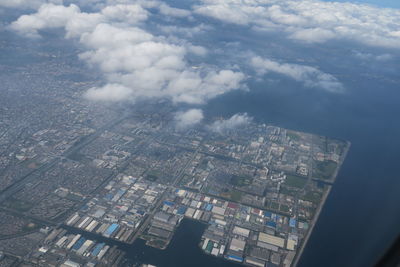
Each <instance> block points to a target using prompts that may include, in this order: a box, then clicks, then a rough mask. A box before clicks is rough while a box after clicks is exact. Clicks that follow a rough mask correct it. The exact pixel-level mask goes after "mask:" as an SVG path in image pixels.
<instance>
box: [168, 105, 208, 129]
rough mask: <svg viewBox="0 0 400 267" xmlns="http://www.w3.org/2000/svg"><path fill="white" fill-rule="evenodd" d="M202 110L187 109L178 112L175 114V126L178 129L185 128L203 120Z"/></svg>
mask: <svg viewBox="0 0 400 267" xmlns="http://www.w3.org/2000/svg"><path fill="white" fill-rule="evenodd" d="M203 118H204V116H203V111H202V110H201V109H189V110H188V111H185V112H179V113H177V114H176V115H175V122H176V127H177V128H178V129H181V130H183V129H187V128H189V127H192V126H194V125H196V124H198V123H200V122H201V121H202V120H203Z"/></svg>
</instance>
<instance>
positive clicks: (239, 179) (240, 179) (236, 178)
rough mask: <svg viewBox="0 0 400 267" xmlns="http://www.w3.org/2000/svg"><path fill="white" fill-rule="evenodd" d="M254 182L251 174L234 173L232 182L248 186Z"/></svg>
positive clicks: (236, 184) (232, 183)
mask: <svg viewBox="0 0 400 267" xmlns="http://www.w3.org/2000/svg"><path fill="white" fill-rule="evenodd" d="M252 182H253V178H251V177H250V176H245V175H233V176H232V178H231V180H230V184H231V185H234V186H246V185H251V183H252Z"/></svg>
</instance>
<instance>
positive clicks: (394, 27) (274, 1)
mask: <svg viewBox="0 0 400 267" xmlns="http://www.w3.org/2000/svg"><path fill="white" fill-rule="evenodd" d="M200 2H201V3H200V4H198V5H195V6H194V7H193V9H194V12H195V13H197V14H200V15H203V16H208V17H212V18H215V19H218V20H221V21H223V22H226V23H233V24H238V25H247V26H250V27H252V28H253V29H257V30H264V31H278V32H282V31H283V32H284V33H285V34H286V36H287V38H289V39H293V40H296V41H302V42H307V43H322V42H326V41H329V40H334V39H336V40H351V41H356V42H359V43H362V44H365V45H369V46H376V47H386V48H399V47H400V31H399V30H398V29H399V28H400V10H398V9H389V8H378V7H374V6H370V5H365V4H352V3H339V2H323V1H319V0H303V1H295V0H249V1H242V0H201V1H200Z"/></svg>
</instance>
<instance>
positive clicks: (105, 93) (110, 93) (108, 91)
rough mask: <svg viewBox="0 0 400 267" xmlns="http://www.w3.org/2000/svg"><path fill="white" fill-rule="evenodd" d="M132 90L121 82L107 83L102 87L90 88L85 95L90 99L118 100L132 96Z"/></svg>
mask: <svg viewBox="0 0 400 267" xmlns="http://www.w3.org/2000/svg"><path fill="white" fill-rule="evenodd" d="M131 94H132V91H131V90H130V89H129V88H127V87H125V86H123V85H120V84H107V85H105V86H103V87H101V88H96V87H93V88H90V89H89V90H88V91H87V92H86V93H85V97H86V98H87V99H89V100H95V101H103V102H118V101H123V100H127V99H129V98H131V97H132V96H131Z"/></svg>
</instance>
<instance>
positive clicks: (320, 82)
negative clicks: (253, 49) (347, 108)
mask: <svg viewBox="0 0 400 267" xmlns="http://www.w3.org/2000/svg"><path fill="white" fill-rule="evenodd" d="M250 65H251V66H252V67H253V68H254V69H255V71H256V72H257V73H258V74H260V75H264V74H265V73H268V72H274V73H278V74H281V75H284V76H287V77H289V78H291V79H293V80H296V81H299V82H302V83H303V84H304V85H305V86H306V87H312V88H318V89H324V90H326V91H329V92H342V91H343V90H344V87H343V85H342V84H341V83H340V82H339V81H338V80H337V79H336V78H335V77H334V76H332V75H330V74H327V73H324V72H322V71H320V70H318V69H317V68H314V67H310V66H305V65H298V64H288V63H279V62H276V61H273V60H270V59H266V58H261V57H257V56H255V57H252V58H251V61H250Z"/></svg>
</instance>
